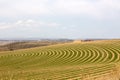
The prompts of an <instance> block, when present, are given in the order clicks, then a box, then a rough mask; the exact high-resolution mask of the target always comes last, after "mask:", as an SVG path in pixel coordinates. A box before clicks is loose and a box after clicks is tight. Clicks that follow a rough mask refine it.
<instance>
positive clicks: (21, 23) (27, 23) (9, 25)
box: [0, 19, 60, 29]
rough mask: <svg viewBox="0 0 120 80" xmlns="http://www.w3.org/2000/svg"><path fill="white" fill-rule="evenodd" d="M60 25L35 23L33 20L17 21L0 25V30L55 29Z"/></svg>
mask: <svg viewBox="0 0 120 80" xmlns="http://www.w3.org/2000/svg"><path fill="white" fill-rule="evenodd" d="M57 26H60V24H58V23H55V22H42V21H35V20H31V19H29V20H18V21H16V22H13V23H5V22H4V23H0V29H8V28H15V27H18V28H19V27H20V28H32V29H34V27H57Z"/></svg>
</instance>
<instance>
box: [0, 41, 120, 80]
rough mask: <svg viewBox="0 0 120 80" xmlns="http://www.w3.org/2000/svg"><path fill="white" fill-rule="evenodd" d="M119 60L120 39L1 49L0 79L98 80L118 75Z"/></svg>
mask: <svg viewBox="0 0 120 80" xmlns="http://www.w3.org/2000/svg"><path fill="white" fill-rule="evenodd" d="M119 62H120V40H112V41H96V42H87V43H71V44H59V45H53V46H47V47H41V48H39V47H38V48H31V49H25V50H16V51H8V52H0V79H7V80H9V79H15V80H29V79H35V80H36V79H38V80H67V79H72V80H76V79H78V80H84V79H90V80H92V79H94V80H95V79H96V80H98V79H99V77H101V76H105V75H108V74H109V75H111V74H115V75H118V74H117V72H118V67H119ZM101 80H103V79H101ZM106 80H107V79H106Z"/></svg>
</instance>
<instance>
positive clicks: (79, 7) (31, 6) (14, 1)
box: [0, 0, 120, 18]
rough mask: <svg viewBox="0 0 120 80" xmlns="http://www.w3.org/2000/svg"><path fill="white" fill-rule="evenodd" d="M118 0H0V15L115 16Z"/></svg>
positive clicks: (118, 9)
mask: <svg viewBox="0 0 120 80" xmlns="http://www.w3.org/2000/svg"><path fill="white" fill-rule="evenodd" d="M119 4H120V1H119V0H51V1H50V0H19V1H18V0H10V1H9V0H0V5H1V6H0V16H8V17H9V16H26V15H29V16H33V15H34V16H40V15H49V16H51V15H57V16H59V15H73V16H74V15H75V16H82V15H89V16H94V17H98V18H101V17H103V18H104V17H117V16H119V13H118V12H119V11H120V5H119Z"/></svg>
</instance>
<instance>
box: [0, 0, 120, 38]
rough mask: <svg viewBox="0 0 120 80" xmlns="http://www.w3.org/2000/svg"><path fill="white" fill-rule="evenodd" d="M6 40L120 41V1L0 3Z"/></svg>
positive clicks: (0, 30)
mask: <svg viewBox="0 0 120 80" xmlns="http://www.w3.org/2000/svg"><path fill="white" fill-rule="evenodd" d="M5 38H69V39H86V38H120V0H0V39H5Z"/></svg>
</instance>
